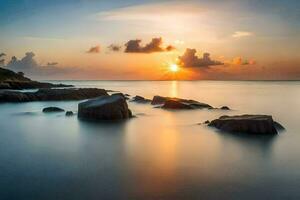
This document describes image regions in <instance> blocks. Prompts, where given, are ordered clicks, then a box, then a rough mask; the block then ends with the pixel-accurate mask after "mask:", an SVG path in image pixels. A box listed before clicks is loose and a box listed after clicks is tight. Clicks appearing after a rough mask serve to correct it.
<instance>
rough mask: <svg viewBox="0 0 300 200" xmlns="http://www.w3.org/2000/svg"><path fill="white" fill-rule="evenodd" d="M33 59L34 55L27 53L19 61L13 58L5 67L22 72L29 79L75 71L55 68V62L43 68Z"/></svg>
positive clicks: (73, 69)
mask: <svg viewBox="0 0 300 200" xmlns="http://www.w3.org/2000/svg"><path fill="white" fill-rule="evenodd" d="M34 57H35V54H34V53H33V52H27V53H26V54H25V56H24V57H23V58H21V59H18V58H17V57H16V56H13V57H12V58H11V60H10V61H9V62H8V63H7V65H6V66H5V67H6V68H8V69H11V70H13V71H16V72H24V73H25V74H27V75H29V76H30V77H32V76H33V77H44V78H46V77H49V76H51V75H55V76H59V75H65V74H66V73H70V72H74V71H76V70H77V69H75V68H62V67H57V66H56V65H57V64H58V63H57V62H49V63H47V65H46V66H43V65H40V64H38V63H37V61H36V60H35V59H34Z"/></svg>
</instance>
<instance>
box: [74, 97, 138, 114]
mask: <svg viewBox="0 0 300 200" xmlns="http://www.w3.org/2000/svg"><path fill="white" fill-rule="evenodd" d="M78 117H79V118H81V119H87V120H121V119H128V118H130V117H132V113H131V111H130V110H129V109H128V105H127V102H126V100H125V99H124V98H123V97H122V96H120V95H111V96H102V97H99V98H96V99H91V100H88V101H85V102H82V103H80V104H78Z"/></svg>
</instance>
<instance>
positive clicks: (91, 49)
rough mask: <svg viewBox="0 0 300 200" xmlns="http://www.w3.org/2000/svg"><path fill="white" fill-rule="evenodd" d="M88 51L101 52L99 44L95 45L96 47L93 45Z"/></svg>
mask: <svg viewBox="0 0 300 200" xmlns="http://www.w3.org/2000/svg"><path fill="white" fill-rule="evenodd" d="M87 53H100V46H99V45H97V46H94V47H91V48H90V49H89V50H88V51H87Z"/></svg>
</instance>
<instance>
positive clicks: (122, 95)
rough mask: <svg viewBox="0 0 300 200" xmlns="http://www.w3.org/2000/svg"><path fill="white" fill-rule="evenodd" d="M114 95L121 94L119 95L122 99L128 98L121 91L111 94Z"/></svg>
mask: <svg viewBox="0 0 300 200" xmlns="http://www.w3.org/2000/svg"><path fill="white" fill-rule="evenodd" d="M114 95H118V96H121V97H123V98H124V99H126V100H128V99H129V98H128V97H127V96H125V95H124V94H123V93H121V92H118V93H114V94H112V96H114Z"/></svg>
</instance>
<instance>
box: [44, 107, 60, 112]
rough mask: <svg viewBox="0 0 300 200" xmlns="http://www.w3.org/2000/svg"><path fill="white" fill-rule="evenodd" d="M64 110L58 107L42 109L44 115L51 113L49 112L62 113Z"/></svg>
mask: <svg viewBox="0 0 300 200" xmlns="http://www.w3.org/2000/svg"><path fill="white" fill-rule="evenodd" d="M64 111H65V110H64V109H62V108H59V107H47V108H44V109H43V112H44V113H51V112H64Z"/></svg>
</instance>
